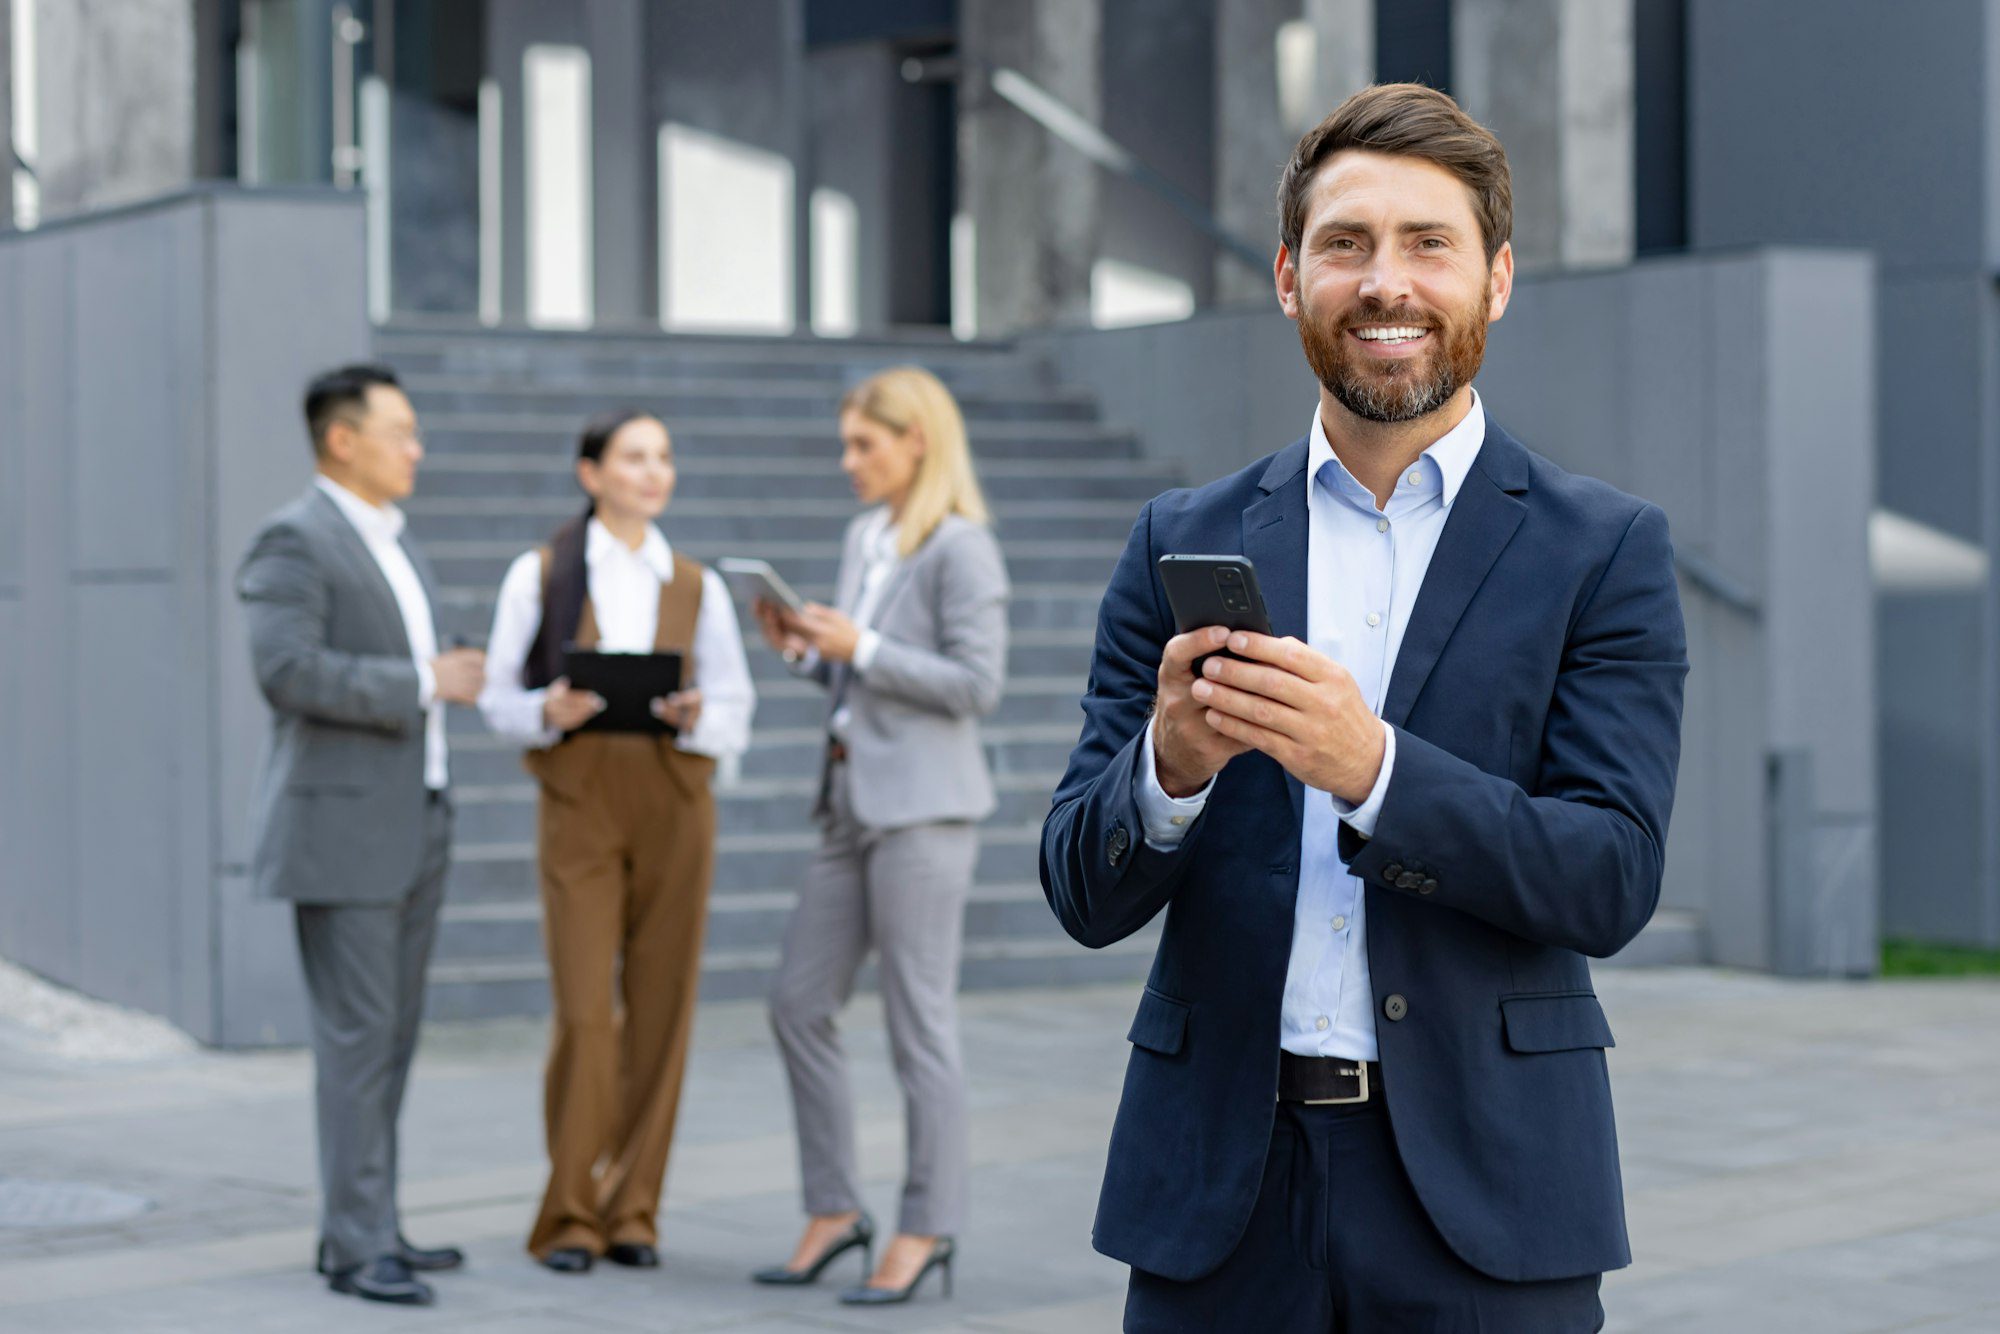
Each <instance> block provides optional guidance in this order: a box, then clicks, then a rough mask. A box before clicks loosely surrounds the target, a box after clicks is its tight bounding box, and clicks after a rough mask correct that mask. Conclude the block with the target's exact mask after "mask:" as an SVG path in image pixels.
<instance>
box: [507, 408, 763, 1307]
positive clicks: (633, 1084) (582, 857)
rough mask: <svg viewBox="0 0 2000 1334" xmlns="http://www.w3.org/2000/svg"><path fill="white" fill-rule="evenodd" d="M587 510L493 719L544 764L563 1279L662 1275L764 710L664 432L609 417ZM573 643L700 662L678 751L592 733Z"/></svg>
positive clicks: (557, 1231)
mask: <svg viewBox="0 0 2000 1334" xmlns="http://www.w3.org/2000/svg"><path fill="white" fill-rule="evenodd" d="M577 455H578V457H577V464H576V475H577V480H578V482H580V483H581V484H582V486H583V489H584V491H585V492H587V493H588V494H589V496H590V504H589V505H588V506H587V507H586V508H585V510H584V512H583V514H581V515H580V516H578V517H577V518H575V519H573V520H571V521H570V522H569V523H567V524H564V525H563V526H562V527H561V528H559V529H557V530H556V533H555V535H554V537H553V538H551V540H550V542H549V544H548V545H547V546H545V547H542V548H540V549H538V550H535V551H530V552H527V553H526V554H524V555H522V556H521V558H520V559H518V560H516V561H515V562H514V565H513V567H512V568H511V569H510V570H508V572H507V578H506V581H505V582H504V583H503V584H502V585H501V588H500V601H499V606H498V607H497V609H496V610H495V612H494V617H493V634H492V638H491V640H490V642H489V644H488V659H487V661H488V671H487V686H486V691H485V693H484V694H483V695H482V696H481V697H480V701H479V707H480V711H481V712H482V713H483V714H484V715H485V717H486V721H487V723H488V725H489V726H491V727H492V728H493V730H494V731H496V732H498V733H500V734H502V735H504V736H509V737H513V738H516V739H518V740H520V741H522V742H523V743H524V744H526V745H527V746H528V747H529V749H528V751H527V755H526V763H527V768H528V772H529V773H531V774H533V775H534V777H535V779H536V782H537V784H538V785H539V787H540V789H541V794H540V802H539V837H538V840H537V846H538V852H539V858H540V868H541V892H542V936H543V939H544V941H545V942H546V943H547V946H548V952H549V982H550V988H551V991H552V993H553V999H554V1008H555V1014H554V1027H555V1033H554V1043H553V1047H552V1049H551V1051H550V1053H549V1062H548V1071H547V1076H546V1082H545V1087H544V1110H545V1115H546V1118H547V1133H548V1147H549V1159H550V1170H549V1184H548V1190H547V1193H546V1194H545V1195H544V1196H543V1199H542V1209H541V1214H540V1216H539V1217H538V1218H537V1219H536V1221H535V1226H534V1231H533V1233H532V1234H531V1235H530V1236H529V1238H528V1249H529V1250H530V1251H531V1252H533V1253H534V1255H535V1256H536V1258H537V1259H539V1260H540V1261H541V1262H542V1263H543V1264H544V1265H546V1266H548V1267H549V1268H550V1269H553V1270H556V1271H558V1272H560V1273H572V1274H580V1273H586V1272H588V1271H589V1269H590V1267H591V1265H592V1263H593V1262H594V1261H595V1259H596V1258H597V1257H598V1256H600V1255H601V1256H604V1257H605V1258H606V1259H609V1260H611V1261H612V1262H613V1263H616V1264H621V1265H634V1266H641V1267H651V1266H654V1265H657V1264H658V1263H659V1254H658V1251H657V1250H656V1249H655V1247H656V1245H657V1240H658V1237H657V1229H656V1225H655V1216H656V1215H657V1214H658V1212H659V1204H660V1191H661V1187H662V1184H663V1181H664V1178H665V1175H666V1167H667V1152H668V1149H669V1147H670V1146H671V1144H672V1142H673V1134H674V1115H675V1112H676V1110H677V1108H678V1106H679V1103H680V1089H681V1075H682V1072H683V1070H684V1069H685V1068H686V1064H687V1050H688V1034H689V1028H690V1024H691V1021H692V1019H693V1016H694V1004H695V990H696V986H697V984H698V982H699V980H700V972H701V969H700V963H701V940H702V930H703V927H704V925H705V923H706V921H707V916H708V890H709V880H710V877H711V873H712V871H713V868H714V862H715V799H714V797H713V796H712V795H711V793H710V791H709V780H710V777H711V776H712V774H713V773H714V770H715V762H716V759H717V758H719V757H721V756H723V755H731V754H737V753H740V752H741V751H742V750H743V749H744V748H745V746H747V745H748V743H749V732H750V714H751V711H752V710H753V708H754V707H755V705H756V696H755V694H754V692H753V690H752V688H751V685H750V673H749V669H748V667H747V665H746V663H745V661H744V655H743V640H742V636H741V634H740V633H739V631H738V629H737V624H736V613H735V610H734V609H733V608H732V607H731V606H730V602H729V595H728V592H727V590H726V589H725V588H724V586H723V584H722V582H721V580H720V579H719V578H718V577H717V576H716V575H715V574H713V573H712V572H710V571H708V570H705V569H704V568H703V567H702V566H700V565H698V564H696V563H695V562H694V561H691V560H689V559H688V558H687V557H686V556H683V555H680V554H678V553H677V552H675V551H674V550H673V548H672V547H670V546H669V545H668V544H667V539H666V538H665V536H663V535H662V534H661V532H660V530H659V528H657V527H656V526H654V523H653V520H654V519H656V518H657V517H658V516H659V515H660V513H661V511H663V510H664V509H666V507H667V502H668V500H669V499H670V498H671V497H672V495H673V490H674V454H673V442H672V440H671V439H670V437H669V436H668V434H667V428H666V427H665V426H664V425H662V424H661V423H660V422H659V420H658V419H657V418H654V417H652V416H649V415H647V414H644V413H640V412H619V413H613V414H610V415H607V416H603V417H599V418H597V419H595V420H593V421H592V422H591V423H590V425H589V426H588V427H586V428H585V430H584V433H583V439H582V442H581V444H580V446H579V448H578V451H577ZM565 645H574V646H575V647H577V648H594V649H597V650H598V651H600V652H616V653H644V652H656V651H657V652H664V651H673V652H678V653H681V654H683V655H685V663H684V668H683V673H682V681H683V682H684V683H685V686H684V688H683V689H682V690H680V691H679V692H677V693H675V694H672V695H668V696H666V697H664V698H662V699H658V700H655V701H653V712H654V714H655V715H656V716H657V717H659V718H660V719H661V720H662V721H664V722H667V723H668V724H670V725H671V726H673V727H674V728H676V729H677V732H678V735H665V734H661V735H647V734H642V733H636V732H598V731H590V732H584V733H581V734H576V729H577V728H579V727H581V726H582V725H583V724H584V723H586V722H588V721H589V720H590V719H591V718H592V717H593V716H594V715H595V714H596V713H597V712H598V711H599V710H601V709H602V708H603V707H604V702H603V701H602V700H601V699H599V698H598V697H596V696H595V695H592V694H591V693H589V692H587V691H581V690H573V689H571V688H570V685H569V682H568V681H567V680H566V679H565V678H564V676H563V652H564V647H565Z"/></svg>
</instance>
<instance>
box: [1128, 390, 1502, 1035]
mask: <svg viewBox="0 0 2000 1334" xmlns="http://www.w3.org/2000/svg"><path fill="white" fill-rule="evenodd" d="M1485 439H1486V410H1485V408H1484V407H1483V406H1482V405H1481V404H1480V402H1479V396H1478V394H1476V393H1475V394H1474V395H1473V398H1472V410H1471V411H1469V412H1467V413H1466V414H1465V420H1463V421H1461V422H1460V423H1459V424H1458V425H1457V426H1454V427H1453V428H1452V429H1451V430H1450V431H1448V432H1446V433H1445V435H1444V436H1443V437H1442V438H1441V439H1439V440H1438V442H1437V443H1436V444H1434V445H1432V446H1431V447H1430V448H1429V449H1426V450H1425V451H1424V452H1423V455H1422V456H1421V457H1420V458H1419V459H1418V460H1417V462H1416V463H1415V464H1413V465H1412V466H1411V467H1410V468H1409V469H1408V470H1407V471H1406V472H1405V473H1404V475H1403V476H1402V477H1401V478H1400V479H1398V480H1397V483H1396V490H1395V493H1394V494H1393V495H1391V496H1390V497H1389V503H1388V504H1387V505H1386V506H1384V507H1383V508H1381V509H1379V510H1378V509H1377V508H1376V505H1375V497H1374V496H1373V495H1372V494H1370V493H1369V491H1368V489H1367V488H1366V487H1364V486H1363V485H1361V483H1360V482H1358V481H1356V480H1355V478H1354V475H1353V474H1352V473H1350V472H1348V470H1347V468H1346V467H1345V465H1343V464H1342V463H1341V462H1340V460H1339V459H1338V458H1336V457H1335V456H1334V453H1333V446H1332V445H1330V444H1328V443H1327V438H1326V432H1325V431H1324V430H1323V429H1322V428H1321V426H1320V421H1319V413H1318V411H1317V410H1315V411H1314V413H1313V423H1312V438H1311V442H1310V444H1309V445H1308V447H1307V456H1306V476H1305V486H1306V503H1307V510H1308V514H1309V523H1308V529H1307V548H1306V642H1307V643H1309V644H1310V645H1311V646H1312V647H1313V648H1315V649H1317V650H1319V651H1320V652H1321V653H1324V654H1325V655H1326V656H1327V657H1329V658H1331V659H1333V660H1334V661H1335V662H1337V663H1339V664H1340V665H1341V666H1343V667H1345V668H1346V669H1347V670H1348V671H1349V672H1350V673H1352V674H1353V676H1354V681H1355V684H1356V685H1357V686H1358V687H1359V688H1360V690H1361V697H1362V698H1363V699H1365V700H1367V701H1368V706H1369V707H1370V708H1371V709H1373V710H1375V712H1376V713H1377V714H1380V713H1381V712H1382V704H1383V700H1384V698H1385V697H1386V696H1387V694H1388V691H1389V678H1390V675H1391V673H1393V672H1394V671H1395V668H1396V654H1397V652H1398V650H1400V649H1401V647H1402V644H1403V634H1404V632H1405V631H1406V630H1408V629H1409V625H1410V612H1411V611H1412V609H1414V608H1415V606H1416V602H1417V594H1418V592H1419V591H1420V590H1421V589H1422V587H1423V582H1424V575H1425V573H1426V572H1427V571H1428V570H1429V569H1430V564H1431V556H1432V554H1433V553H1435V552H1436V551H1437V544H1438V538H1439V537H1441V536H1442V535H1443V533H1444V525H1445V520H1446V518H1447V517H1448V516H1449V515H1450V513H1451V505H1452V502H1453V501H1454V500H1456V499H1457V498H1458V490H1459V487H1460V486H1461V485H1462V484H1463V483H1464V481H1465V475H1466V473H1467V472H1469V471H1470V470H1471V468H1472V461H1473V459H1475V458H1476V457H1478V454H1479V447H1480V445H1481V444H1482V443H1484V441H1485ZM1382 731H1383V735H1384V740H1385V742H1386V748H1385V749H1384V751H1383V754H1382V772H1381V775H1380V776H1379V777H1378V778H1377V779H1376V782H1375V787H1374V790H1373V791H1371V792H1370V793H1369V794H1368V797H1367V799H1366V800H1365V801H1363V802H1362V804H1361V805H1360V806H1349V805H1348V804H1347V803H1346V802H1344V801H1342V800H1340V798H1338V797H1335V796H1333V795H1332V794H1331V793H1317V794H1316V790H1315V792H1309V793H1307V795H1306V803H1305V819H1304V822H1303V825H1302V827H1301V829H1300V834H1299V895H1298V901H1297V906H1296V909H1295V910H1294V913H1293V918H1292V953H1291V960H1290V963H1289V964H1288V965H1287V967H1286V970H1285V992H1284V1003H1283V1008H1282V1010H1281V1012H1280V1016H1279V1045H1280V1046H1281V1047H1283V1048H1284V1050H1286V1051H1289V1052H1294V1053H1296V1054H1298V1055H1300V1056H1338V1057H1342V1058H1345V1059H1347V1060H1353V1061H1372V1060H1375V1059H1376V1045H1375V1002H1374V994H1373V991H1372V989H1371V987H1370V985H1369V980H1368V939H1367V935H1368V924H1367V913H1366V907H1367V898H1366V895H1365V894H1364V893H1363V885H1362V882H1361V880H1360V879H1359V878H1358V877H1356V876H1352V875H1349V874H1348V873H1347V866H1346V864H1345V863H1344V862H1342V861H1341V860H1340V845H1339V835H1340V823H1341V822H1342V821H1345V822H1346V823H1347V825H1348V826H1349V827H1350V828H1352V829H1353V830H1354V831H1355V832H1356V833H1358V834H1360V835H1362V836H1363V837H1368V836H1370V835H1372V834H1373V833H1374V832H1375V821H1376V819H1377V817H1378V816H1379V815H1380V813H1381V809H1382V798H1383V796H1384V794H1385V793H1387V792H1388V790H1389V776H1390V774H1391V773H1392V772H1393V771H1394V769H1395V767H1396V729H1395V728H1393V727H1390V726H1389V725H1388V724H1387V723H1384V724H1383V725H1382ZM1140 764H1141V765H1142V766H1143V768H1144V771H1145V773H1144V778H1143V780H1142V781H1141V783H1140V785H1139V789H1138V796H1137V800H1138V805H1139V816H1140V820H1141V822H1142V823H1143V824H1144V826H1145V831H1146V841H1147V842H1148V843H1150V844H1152V845H1153V846H1154V847H1157V848H1160V849H1163V850H1166V849H1171V848H1174V847H1177V846H1179V844H1180V841H1181V839H1182V838H1184V837H1185V836H1186V834H1187V828H1188V826H1189V825H1190V824H1192V823H1193V822H1194V817H1196V816H1198V815H1199V814H1201V811H1202V807H1203V806H1204V805H1205V804H1206V803H1207V801H1208V794H1209V791H1210V789H1212V788H1213V787H1214V782H1213V780H1211V781H1210V783H1209V785H1208V787H1205V788H1203V789H1202V790H1201V791H1200V792H1198V793H1196V794H1195V795H1193V796H1192V797H1186V798H1182V799H1179V800H1176V799H1175V798H1172V797H1169V796H1168V795H1167V794H1166V791H1165V790H1164V789H1163V788H1161V786H1160V780H1159V776H1158V773H1157V771H1156V768H1155V765H1154V763H1153V730H1152V728H1151V727H1150V726H1149V727H1148V728H1147V729H1146V739H1145V742H1144V744H1143V747H1142V754H1141V756H1140ZM1316 795H1317V796H1318V797H1324V798H1325V800H1318V799H1316Z"/></svg>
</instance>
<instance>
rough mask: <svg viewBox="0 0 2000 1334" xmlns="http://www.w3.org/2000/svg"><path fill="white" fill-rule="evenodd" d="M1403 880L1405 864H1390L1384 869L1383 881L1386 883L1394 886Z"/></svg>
mask: <svg viewBox="0 0 2000 1334" xmlns="http://www.w3.org/2000/svg"><path fill="white" fill-rule="evenodd" d="M1402 878H1403V864H1402V863H1401V862H1390V863H1389V864H1388V865H1387V866H1385V867H1383V868H1382V879H1383V881H1384V882H1385V883H1387V884H1391V885H1393V884H1395V883H1396V882H1397V881H1399V880H1401V879H1402Z"/></svg>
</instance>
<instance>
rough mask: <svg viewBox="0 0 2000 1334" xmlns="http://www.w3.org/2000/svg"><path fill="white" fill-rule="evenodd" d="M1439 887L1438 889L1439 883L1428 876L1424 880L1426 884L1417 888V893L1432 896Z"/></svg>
mask: <svg viewBox="0 0 2000 1334" xmlns="http://www.w3.org/2000/svg"><path fill="white" fill-rule="evenodd" d="M1437 887H1438V882H1437V881H1435V880H1433V879H1431V878H1430V877H1428V876H1426V877H1425V878H1424V883H1423V884H1421V885H1418V886H1417V893H1419V894H1430V893H1433V892H1435V891H1436V889H1437Z"/></svg>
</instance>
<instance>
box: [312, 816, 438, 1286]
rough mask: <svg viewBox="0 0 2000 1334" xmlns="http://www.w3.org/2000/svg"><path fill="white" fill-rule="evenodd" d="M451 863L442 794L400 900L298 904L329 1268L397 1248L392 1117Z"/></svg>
mask: <svg viewBox="0 0 2000 1334" xmlns="http://www.w3.org/2000/svg"><path fill="white" fill-rule="evenodd" d="M356 832H357V833H359V832H360V831H356ZM450 860H451V804H450V802H449V801H448V800H445V799H436V800H433V801H431V802H430V804H429V808H428V810H427V812H426V819H425V827H424V857H423V861H422V863H421V865H420V866H419V868H418V872H417V878H416V881H415V883H414V884H412V885H411V886H410V887H409V889H408V890H407V892H405V893H404V894H403V895H402V896H401V897H399V898H396V899H392V900H390V901H389V902H387V903H300V904H298V905H297V920H298V932H299V958H300V960H301V962H302V963H303V964H304V967H305V976H306V992H307V998H308V1000H309V1001H310V1008H311V1010H312V1046H313V1071H314V1075H315V1078H316V1083H317V1112H318V1121H319V1178H320V1190H321V1196H322V1201H323V1203H322V1212H321V1221H320V1236H321V1238H322V1239H323V1240H324V1243H325V1246H326V1251H325V1262H326V1265H327V1266H328V1268H330V1269H335V1270H338V1269H345V1268H349V1267H351V1266H354V1265H359V1264H366V1263H367V1262H368V1261H370V1260H373V1259H375V1258H376V1257H377V1256H382V1255H393V1254H395V1253H396V1249H397V1241H396V1238H397V1231H398V1222H399V1220H398V1215H397V1208H396V1121H397V1117H398V1116H399V1115H400V1114H401V1112H402V1108H403V1087H404V1085H405V1084H406V1083H407V1082H408V1080H409V1075H410V1059H411V1058H412V1057H413V1056H415V1055H416V1050H417V1025H418V1022H419V1021H420V1020H421V1019H422V1018H423V1012H424V970H425V969H426V967H427V966H428V965H429V963H430V956H431V945H432V943H433V942H434V941H435V940H436V938H437V919H438V909H439V908H440V907H441V906H442V905H443V903H444V880H445V871H446V869H447V868H448V867H449V865H450Z"/></svg>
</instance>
